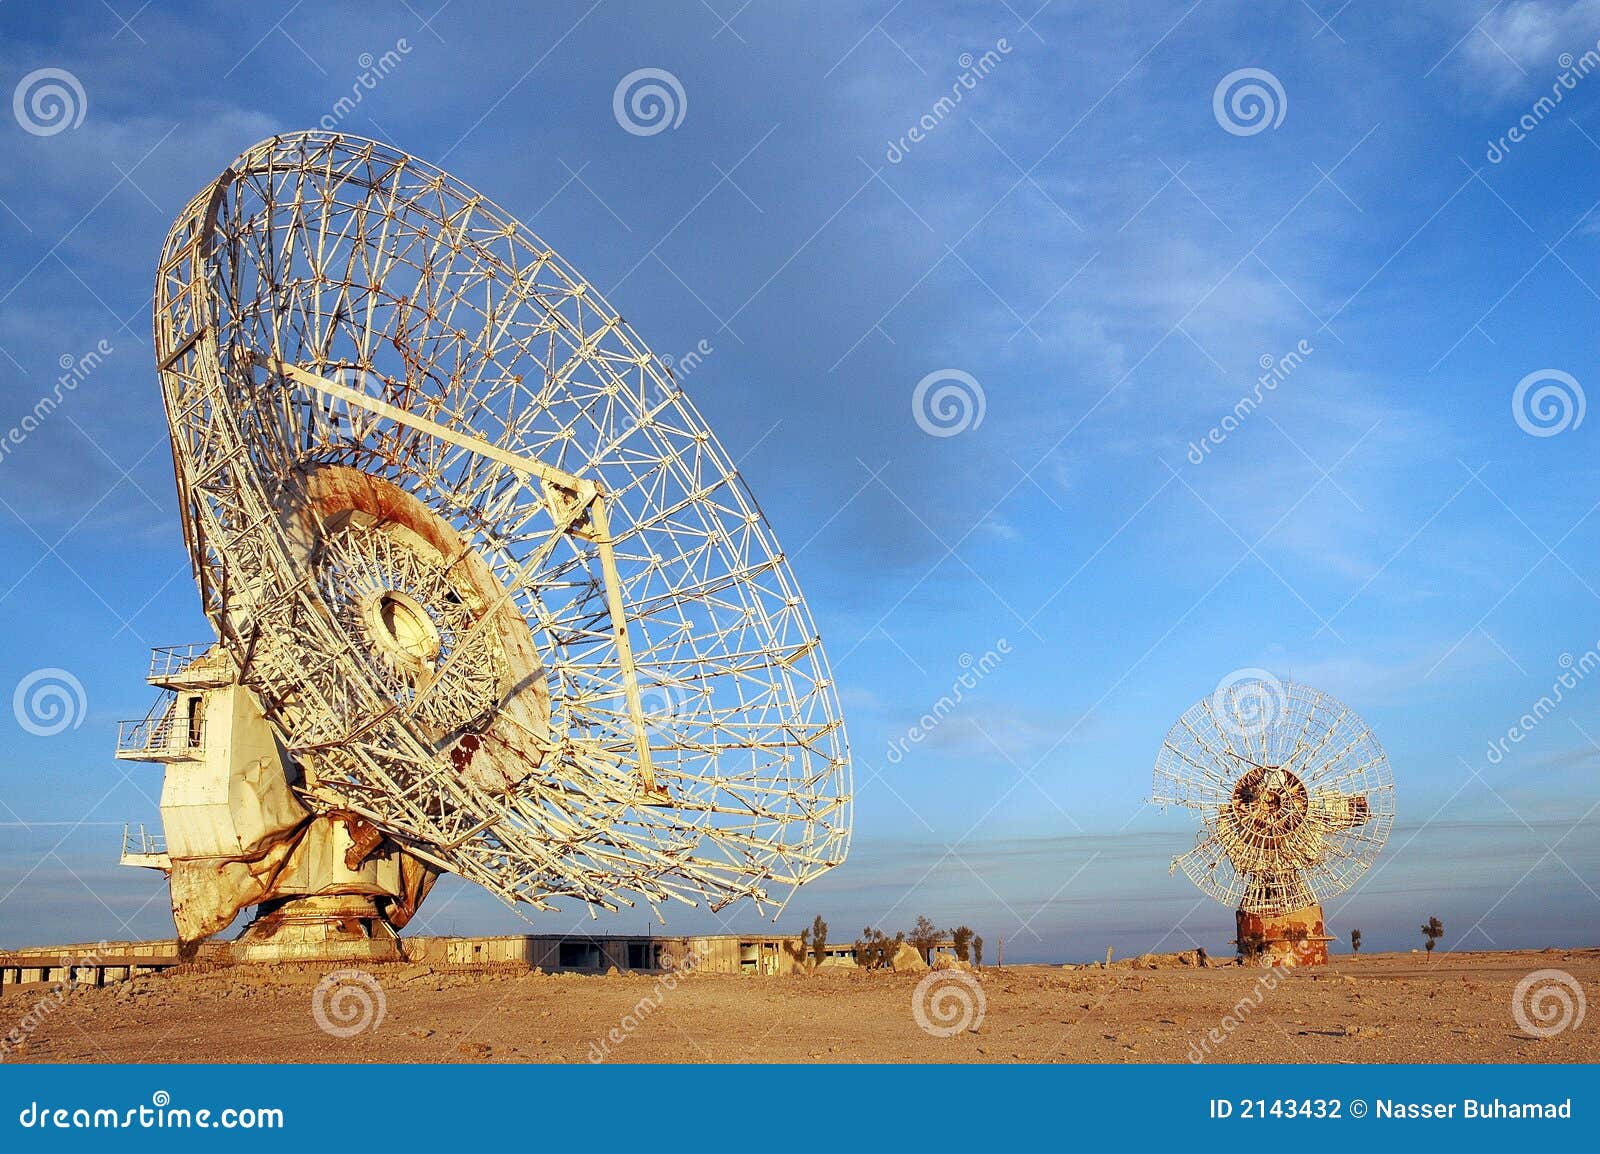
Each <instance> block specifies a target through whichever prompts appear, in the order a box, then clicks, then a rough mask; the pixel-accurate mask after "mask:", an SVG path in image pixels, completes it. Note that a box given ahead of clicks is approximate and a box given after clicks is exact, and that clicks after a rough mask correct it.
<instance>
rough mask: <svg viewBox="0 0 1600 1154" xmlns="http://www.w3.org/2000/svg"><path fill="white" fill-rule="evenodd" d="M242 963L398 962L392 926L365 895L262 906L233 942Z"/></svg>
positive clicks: (400, 958) (399, 955)
mask: <svg viewBox="0 0 1600 1154" xmlns="http://www.w3.org/2000/svg"><path fill="white" fill-rule="evenodd" d="M233 957H234V960H235V961H240V962H399V961H404V960H405V956H404V954H403V953H402V952H401V949H400V938H399V936H398V935H397V934H396V933H395V932H394V928H393V927H392V926H390V925H389V923H388V922H386V921H384V920H383V918H382V917H381V916H380V915H379V913H378V911H377V908H376V907H375V906H374V905H373V904H372V899H371V898H370V897H366V896H364V895H361V894H337V895H331V896H324V897H305V898H288V899H286V900H283V901H280V902H274V903H272V904H271V905H270V906H266V905H263V906H258V907H257V915H256V919H255V921H253V922H251V923H250V924H249V925H248V926H246V927H245V929H244V932H243V933H242V934H240V935H239V937H238V939H237V940H236V941H235V942H234V943H233Z"/></svg>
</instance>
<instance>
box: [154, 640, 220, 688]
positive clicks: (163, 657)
mask: <svg viewBox="0 0 1600 1154" xmlns="http://www.w3.org/2000/svg"><path fill="white" fill-rule="evenodd" d="M211 645H212V643H211V642H209V641H191V642H189V643H188V644H187V645H162V646H159V647H157V648H155V649H152V650H150V679H151V680H155V679H156V678H165V677H172V676H174V675H175V674H178V673H182V672H183V670H184V669H185V668H186V667H187V666H188V665H190V664H191V663H192V662H194V661H195V660H197V659H198V658H200V657H203V656H205V653H206V650H208V649H210V648H211Z"/></svg>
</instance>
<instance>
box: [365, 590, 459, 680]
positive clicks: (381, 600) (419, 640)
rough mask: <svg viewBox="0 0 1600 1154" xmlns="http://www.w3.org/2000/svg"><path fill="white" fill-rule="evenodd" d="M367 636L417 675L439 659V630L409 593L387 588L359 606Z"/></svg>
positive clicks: (429, 668)
mask: <svg viewBox="0 0 1600 1154" xmlns="http://www.w3.org/2000/svg"><path fill="white" fill-rule="evenodd" d="M361 614H362V618H363V620H364V621H365V622H366V626H367V635H368V636H369V637H370V638H372V641H373V644H374V645H376V646H377V647H378V648H379V649H382V650H383V651H385V652H386V653H388V654H389V655H390V656H391V657H393V658H395V659H396V660H397V661H398V662H400V663H401V664H402V665H405V666H408V667H410V668H411V669H413V670H415V671H416V672H418V673H424V672H427V671H429V670H431V669H432V668H433V663H434V661H435V659H436V658H438V656H439V650H440V647H441V642H440V639H439V629H438V626H436V625H435V624H434V623H433V618H432V617H430V616H428V611H427V610H426V609H424V608H423V607H422V604H421V603H420V602H419V601H418V600H417V599H416V598H415V597H413V596H411V595H410V594H409V593H402V592H401V591H400V590H398V589H386V590H384V591H382V592H380V593H373V594H370V595H368V596H367V597H366V598H365V599H364V600H363V601H362V603H361Z"/></svg>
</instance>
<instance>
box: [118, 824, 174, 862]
mask: <svg viewBox="0 0 1600 1154" xmlns="http://www.w3.org/2000/svg"><path fill="white" fill-rule="evenodd" d="M166 852H167V839H166V838H165V837H163V836H161V835H160V834H154V833H148V832H146V830H145V828H144V826H143V825H140V826H139V832H138V833H137V834H135V833H134V832H133V829H132V827H131V826H126V825H125V826H123V827H122V856H123V857H150V856H155V855H158V854H164V853H166Z"/></svg>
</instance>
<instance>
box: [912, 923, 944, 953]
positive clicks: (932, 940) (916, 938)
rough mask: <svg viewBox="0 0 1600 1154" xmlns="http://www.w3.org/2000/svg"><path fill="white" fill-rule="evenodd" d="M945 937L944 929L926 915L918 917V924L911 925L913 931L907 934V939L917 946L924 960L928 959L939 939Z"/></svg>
mask: <svg viewBox="0 0 1600 1154" xmlns="http://www.w3.org/2000/svg"><path fill="white" fill-rule="evenodd" d="M942 937H944V933H943V931H941V930H940V929H939V927H938V926H936V925H934V924H933V923H932V922H931V921H929V920H928V919H927V918H926V917H918V918H917V924H916V925H914V926H912V927H911V932H910V933H909V934H907V935H906V941H908V942H910V943H911V944H912V945H913V946H915V947H916V948H917V952H918V953H919V954H921V955H922V960H923V961H925V962H926V961H928V960H930V959H929V956H928V955H929V954H931V953H932V952H933V947H934V946H936V945H938V943H939V939H940V938H942Z"/></svg>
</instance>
